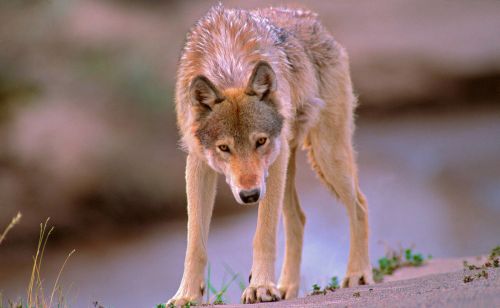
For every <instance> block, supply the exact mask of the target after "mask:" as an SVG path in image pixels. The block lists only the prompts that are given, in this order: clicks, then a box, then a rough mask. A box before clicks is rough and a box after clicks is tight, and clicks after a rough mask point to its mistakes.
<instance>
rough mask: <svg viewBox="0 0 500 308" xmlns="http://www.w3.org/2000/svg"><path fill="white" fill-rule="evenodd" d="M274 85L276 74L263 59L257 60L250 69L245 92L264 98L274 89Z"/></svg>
mask: <svg viewBox="0 0 500 308" xmlns="http://www.w3.org/2000/svg"><path fill="white" fill-rule="evenodd" d="M276 87H277V85H276V74H275V73H274V71H273V69H272V67H271V65H269V63H267V62H265V61H259V62H258V63H257V64H256V65H255V67H254V69H253V71H252V75H251V76H250V80H249V81H248V85H247V89H246V93H247V94H248V95H257V96H258V97H259V98H260V99H264V98H265V97H266V96H267V95H269V93H271V92H273V91H276Z"/></svg>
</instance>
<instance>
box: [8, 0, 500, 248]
mask: <svg viewBox="0 0 500 308" xmlns="http://www.w3.org/2000/svg"><path fill="white" fill-rule="evenodd" d="M214 4H216V2H215V1H214V2H205V1H203V2H202V1H198V2H191V1H190V2H186V1H165V2H158V3H155V4H154V5H151V4H150V2H144V3H142V2H141V3H138V2H136V1H105V2H103V1H93V0H90V1H69V2H68V1H42V2H39V1H19V2H15V3H14V2H9V3H7V2H1V3H0V20H1V23H2V26H1V27H0V44H1V48H0V228H1V226H2V225H5V224H6V223H7V222H8V221H9V220H10V218H11V217H12V216H13V215H15V213H16V212H17V211H19V210H20V211H22V212H23V214H24V218H23V221H22V223H21V225H19V226H17V227H16V229H17V232H13V233H11V234H10V235H9V237H10V238H11V239H16V237H17V239H21V238H29V239H35V238H36V233H37V232H38V223H39V222H41V221H43V220H45V218H46V217H48V216H51V217H52V218H53V220H54V222H55V224H56V225H57V226H58V229H59V230H65V231H67V232H82V231H84V232H85V230H88V229H89V226H92V228H99V227H102V226H106V225H108V224H110V223H111V222H113V223H114V224H110V225H111V226H119V225H129V224H130V223H134V222H135V223H137V224H138V225H139V224H140V223H142V222H145V221H151V220H154V219H165V218H167V217H181V216H182V215H185V195H184V180H183V179H184V173H183V168H184V156H185V154H183V153H182V152H181V151H180V150H178V149H177V140H178V136H177V130H176V128H175V123H174V122H175V120H174V119H175V116H174V107H173V84H174V81H175V69H176V66H177V61H178V57H179V53H180V50H181V48H182V44H183V41H184V38H185V34H186V32H187V31H188V29H189V27H190V26H191V25H192V24H193V23H194V22H195V21H196V20H197V19H198V18H199V17H201V16H202V15H203V14H205V12H206V11H207V10H208V9H209V7H210V6H211V5H214ZM224 4H225V5H226V6H227V7H243V8H255V7H262V6H269V5H282V4H283V3H282V1H252V2H245V1H225V2H224ZM291 6H307V7H308V8H310V9H312V10H314V11H316V12H318V13H319V15H320V19H321V20H322V22H323V23H324V24H325V26H326V27H327V28H328V29H330V31H331V32H332V33H333V34H334V36H335V37H336V39H337V40H338V41H339V42H341V43H342V44H343V45H344V46H345V47H346V48H347V49H348V51H349V54H350V58H351V68H352V77H353V81H354V85H355V89H356V92H357V93H358V94H359V97H360V113H361V114H362V116H366V115H369V114H372V113H387V111H391V110H395V109H408V110H411V111H415V110H418V109H419V108H420V107H421V106H424V105H425V106H426V107H427V110H430V112H432V111H433V110H434V109H435V108H437V107H439V106H447V107H450V108H454V107H455V106H458V105H460V106H461V107H463V106H466V107H467V108H474V106H475V105H477V104H480V103H482V102H493V104H497V105H498V101H499V99H500V91H499V89H500V40H498V33H497V32H498V31H497V29H500V18H498V12H499V11H500V2H498V1H476V2H471V1H466V0H457V1H431V0H421V1H417V0H404V1H400V0H386V1H375V2H374V1H361V2H360V1H356V2H346V1H335V2H331V1H319V0H315V1H308V2H307V3H305V4H304V5H291ZM490 104H491V103H490ZM221 184H222V185H220V186H221V187H222V193H221V194H220V195H221V197H220V198H219V199H218V201H219V202H218V206H216V209H221V210H222V211H223V212H230V209H234V206H235V205H234V201H233V200H232V197H231V196H230V193H229V192H228V190H227V188H226V187H225V186H226V185H225V184H223V183H221Z"/></svg>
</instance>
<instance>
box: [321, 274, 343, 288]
mask: <svg viewBox="0 0 500 308" xmlns="http://www.w3.org/2000/svg"><path fill="white" fill-rule="evenodd" d="M339 287H340V286H339V279H338V278H337V276H333V277H332V278H331V279H330V282H329V283H328V285H327V286H326V288H325V290H327V291H335V290H337V289H338V288H339Z"/></svg>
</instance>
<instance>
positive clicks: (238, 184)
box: [190, 62, 283, 204]
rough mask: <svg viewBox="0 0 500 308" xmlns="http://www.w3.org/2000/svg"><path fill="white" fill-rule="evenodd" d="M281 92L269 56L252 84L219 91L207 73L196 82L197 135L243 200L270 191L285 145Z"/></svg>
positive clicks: (213, 163)
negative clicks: (268, 186) (276, 162)
mask: <svg viewBox="0 0 500 308" xmlns="http://www.w3.org/2000/svg"><path fill="white" fill-rule="evenodd" d="M275 92H276V77H275V74H274V71H273V70H272V68H271V67H270V66H269V64H267V63H266V62H259V63H258V64H257V65H256V66H255V68H254V70H253V72H252V75H251V77H250V80H249V83H248V86H247V87H246V88H231V89H226V90H223V91H219V90H218V89H217V88H216V87H215V85H214V84H213V83H212V82H211V81H210V80H208V79H207V78H206V77H204V76H198V77H196V78H195V79H194V80H193V82H192V83H191V88H190V95H191V101H192V103H193V105H194V107H195V109H196V112H197V115H198V119H197V126H196V131H195V135H196V137H197V138H198V140H199V142H200V143H201V145H202V146H203V151H204V154H205V156H206V159H207V162H208V164H209V165H210V166H211V167H212V168H213V169H214V170H216V171H218V172H220V173H223V174H224V175H225V176H226V182H227V183H228V184H229V186H230V187H231V191H232V192H233V195H234V197H235V199H236V201H238V202H239V203H241V204H244V203H255V202H258V201H259V200H261V199H262V198H263V197H264V194H265V192H266V177H267V174H268V169H269V166H270V165H271V164H272V163H273V162H274V160H275V159H276V157H277V155H278V153H279V151H280V145H281V144H280V142H281V138H280V135H281V129H282V126H283V117H282V116H281V115H280V113H279V112H278V110H277V108H276V102H275Z"/></svg>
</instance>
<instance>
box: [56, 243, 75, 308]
mask: <svg viewBox="0 0 500 308" xmlns="http://www.w3.org/2000/svg"><path fill="white" fill-rule="evenodd" d="M75 251H76V250H75V249H73V250H72V251H71V252H70V253H69V254H68V255H67V256H66V259H65V260H64V263H63V265H62V266H61V269H59V273H58V274H57V278H56V281H55V282H54V287H53V288H52V293H51V294H50V301H49V307H52V300H53V298H54V293H55V292H56V289H57V286H58V284H59V278H61V274H62V272H63V270H64V267H65V266H66V263H68V260H69V258H71V255H72V254H73V253H75Z"/></svg>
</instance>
